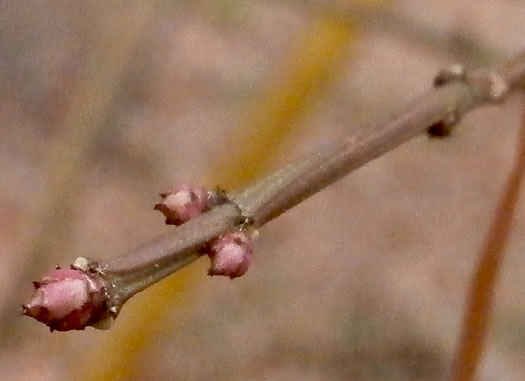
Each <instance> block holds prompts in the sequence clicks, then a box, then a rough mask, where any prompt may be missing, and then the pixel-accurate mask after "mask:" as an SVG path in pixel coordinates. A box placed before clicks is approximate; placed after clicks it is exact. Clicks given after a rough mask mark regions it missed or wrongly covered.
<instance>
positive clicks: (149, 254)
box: [96, 54, 525, 315]
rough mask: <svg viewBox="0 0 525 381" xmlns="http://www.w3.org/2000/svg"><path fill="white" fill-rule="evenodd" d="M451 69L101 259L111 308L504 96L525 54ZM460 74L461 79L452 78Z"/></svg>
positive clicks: (520, 79) (523, 73) (522, 68)
mask: <svg viewBox="0 0 525 381" xmlns="http://www.w3.org/2000/svg"><path fill="white" fill-rule="evenodd" d="M447 73H448V74H449V75H450V74H452V77H451V78H448V77H446V78H447V83H444V84H443V83H442V82H443V81H440V83H439V84H440V86H439V87H438V88H435V89H433V90H432V91H429V92H428V93H426V94H424V95H423V96H421V97H419V98H418V99H416V100H415V101H413V102H412V103H411V104H409V105H408V106H407V107H405V109H404V110H402V111H401V112H399V113H398V114H397V115H396V116H394V117H393V118H392V119H391V120H390V121H388V122H386V123H380V124H377V125H376V126H373V127H372V128H370V129H367V131H369V132H368V133H366V134H363V135H361V136H356V137H350V138H347V139H344V140H342V142H338V143H336V144H333V145H330V146H327V147H325V148H324V149H322V150H321V151H319V152H317V153H314V154H312V155H308V156H306V157H304V158H302V159H300V160H298V161H297V162H296V163H294V164H289V165H287V166H285V167H284V168H282V169H280V170H278V171H276V172H275V173H274V174H272V175H270V176H268V177H266V178H264V179H262V180H260V181H259V182H256V183H255V184H254V185H252V186H250V187H248V188H247V189H245V190H244V191H241V192H239V193H238V194H235V195H233V196H232V198H231V201H229V202H227V203H226V204H224V205H220V206H218V207H215V208H213V209H212V210H211V211H209V212H208V213H205V214H203V215H201V216H199V217H197V218H196V219H194V220H191V221H189V222H188V223H186V224H184V225H182V226H181V227H179V228H177V229H174V231H173V232H171V233H169V234H167V235H165V236H163V237H160V238H158V239H156V240H154V241H152V242H149V243H146V244H145V245H143V246H141V247H139V248H138V249H136V250H133V251H131V252H130V253H128V254H126V255H124V256H121V257H118V258H115V259H111V260H109V261H107V262H105V263H104V262H102V263H99V264H97V265H96V266H97V271H100V272H101V273H102V277H103V278H104V280H105V281H106V282H107V284H108V301H109V304H110V305H111V306H112V307H111V310H110V312H112V314H113V315H116V314H118V312H119V310H120V308H121V307H122V305H123V304H124V302H125V301H126V300H128V299H129V298H130V297H131V296H133V295H134V294H136V293H137V292H139V291H141V290H143V289H144V288H146V287H148V286H150V285H152V284H154V283H156V282H158V281H159V280H161V279H162V278H164V277H166V276H167V275H169V274H171V273H172V272H174V271H176V270H178V269H179V268H181V267H183V266H185V265H187V264H189V263H191V262H192V261H194V260H195V259H197V258H198V257H199V249H201V248H203V247H205V246H206V244H207V243H208V242H210V241H211V240H212V239H213V238H215V237H217V236H219V235H221V234H223V233H225V232H227V231H231V230H235V229H239V228H245V227H246V225H250V228H254V229H255V228H257V227H260V226H262V225H264V224H265V223H267V222H268V221H270V220H272V219H273V218H275V217H277V216H279V215H280V214H282V213H283V212H285V211H286V210H288V209H290V208H292V207H294V206H295V205H297V204H299V203H300V202H301V201H302V200H304V199H306V198H308V197H309V196H311V195H313V194H314V193H316V192H318V191H319V190H321V189H322V188H324V187H326V186H328V185H329V184H331V183H333V182H335V181H336V180H338V179H339V178H341V177H342V176H344V175H345V174H348V173H349V172H351V171H352V170H354V169H356V168H358V167H360V166H362V165H364V164H366V163H367V162H369V161H371V160H373V159H375V158H377V157H378V156H380V155H382V154H384V153H386V152H388V151H390V150H392V149H394V148H396V147H397V146H398V145H400V144H401V143H403V142H404V141H406V140H408V139H410V138H412V137H414V136H415V135H417V134H419V133H420V132H422V131H424V130H425V129H426V128H428V127H429V126H431V125H434V124H436V123H444V122H455V121H457V120H458V119H459V118H461V117H462V116H463V115H464V114H466V113H467V112H468V111H470V110H472V109H473V108H475V107H478V106H481V105H486V104H491V103H495V102H499V101H501V100H502V99H503V98H504V97H505V96H506V95H507V94H508V93H509V92H510V91H512V90H514V89H516V88H517V87H519V86H522V85H523V83H524V82H525V54H522V55H521V56H519V57H518V58H517V59H515V60H512V61H510V62H508V63H506V64H504V65H502V66H500V67H498V68H496V69H495V70H493V71H492V70H488V69H479V70H476V71H473V72H471V73H467V74H465V75H463V71H461V70H460V71H458V70H457V67H455V68H454V70H452V71H450V72H447ZM458 73H459V74H460V75H458V77H461V78H458V80H450V79H454V75H456V74H458Z"/></svg>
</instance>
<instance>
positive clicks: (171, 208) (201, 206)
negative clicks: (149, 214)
mask: <svg viewBox="0 0 525 381" xmlns="http://www.w3.org/2000/svg"><path fill="white" fill-rule="evenodd" d="M160 196H161V197H162V201H161V202H160V203H158V204H156V205H155V207H154V208H153V209H155V210H158V211H160V212H161V213H162V214H164V216H165V217H166V224H167V225H182V224H183V223H185V222H187V221H189V220H190V219H192V218H195V217H197V216H199V215H200V214H202V213H204V212H206V211H208V210H209V209H210V207H211V206H212V205H211V201H210V196H211V194H210V193H209V192H207V191H205V190H204V189H203V188H193V187H190V186H189V185H180V186H177V187H174V188H172V189H171V190H170V191H168V192H165V193H161V194H160Z"/></svg>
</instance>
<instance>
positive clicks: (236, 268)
mask: <svg viewBox="0 0 525 381" xmlns="http://www.w3.org/2000/svg"><path fill="white" fill-rule="evenodd" d="M209 251H210V252H209V253H208V256H209V257H210V269H209V270H208V275H223V276H228V277H230V279H233V278H237V277H240V276H242V275H244V274H245V273H246V271H248V268H249V267H250V265H251V264H252V262H253V249H252V242H251V239H250V236H249V235H248V233H246V232H244V231H238V232H231V233H226V234H224V235H222V236H221V237H219V238H218V239H216V240H215V241H214V242H212V243H211V245H210V247H209Z"/></svg>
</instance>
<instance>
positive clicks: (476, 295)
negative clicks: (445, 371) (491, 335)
mask: <svg viewBox="0 0 525 381" xmlns="http://www.w3.org/2000/svg"><path fill="white" fill-rule="evenodd" d="M518 145H519V146H518V151H517V155H516V159H515V163H514V167H513V168H512V171H511V172H510V174H509V176H508V178H507V181H506V184H505V188H504V192H503V194H502V196H501V199H500V200H499V202H498V204H497V206H496V212H495V214H494V218H493V220H492V224H491V227H490V229H489V232H488V234H487V239H486V242H485V243H484V244H483V247H482V248H481V251H480V254H479V262H478V264H477V266H476V270H475V272H474V274H473V275H472V280H471V285H470V291H469V296H468V301H467V306H466V310H465V317H464V320H463V329H462V335H461V338H460V341H459V345H458V348H457V353H456V356H455V363H454V372H453V376H452V380H454V381H470V380H473V379H474V376H475V373H476V370H477V368H478V365H479V363H480V360H481V355H482V353H483V348H484V344H485V341H486V337H487V331H488V327H489V322H490V321H489V320H490V315H491V311H492V305H493V299H494V291H495V288H496V282H497V277H498V275H499V272H500V269H501V264H502V261H503V254H504V250H505V247H506V245H507V242H508V237H509V235H510V233H511V228H512V219H513V217H514V214H515V211H516V205H517V203H518V200H519V194H520V188H521V185H522V183H523V175H524V173H525V107H524V108H523V116H522V124H521V131H520V137H519V141H518Z"/></svg>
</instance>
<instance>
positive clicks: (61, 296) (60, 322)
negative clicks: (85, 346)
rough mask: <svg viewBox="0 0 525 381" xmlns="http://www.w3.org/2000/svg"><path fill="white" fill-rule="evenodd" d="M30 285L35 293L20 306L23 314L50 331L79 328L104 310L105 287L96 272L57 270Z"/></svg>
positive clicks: (97, 319) (99, 315)
mask: <svg viewBox="0 0 525 381" xmlns="http://www.w3.org/2000/svg"><path fill="white" fill-rule="evenodd" d="M33 284H34V286H35V292H34V293H33V296H32V297H31V300H30V301H29V303H27V304H25V305H23V306H22V307H23V309H24V315H27V316H30V317H32V318H35V319H36V320H38V321H40V322H42V323H44V324H46V325H47V326H48V327H49V328H50V329H51V331H53V330H57V331H69V330H73V329H76V330H82V329H84V328H85V327H87V326H88V325H91V324H94V323H96V322H97V321H99V320H100V319H101V318H102V317H103V316H104V315H105V313H106V296H105V292H104V288H103V285H102V281H101V280H100V279H99V278H98V277H97V276H96V275H95V274H88V273H86V272H84V271H81V270H76V269H57V270H54V271H51V272H50V273H48V274H46V275H44V277H43V278H42V280H41V281H40V282H34V283H33Z"/></svg>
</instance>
